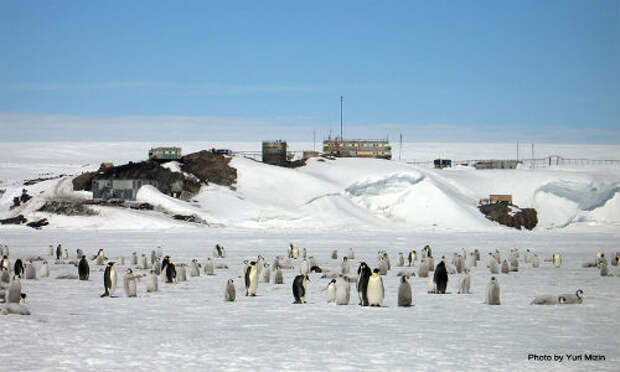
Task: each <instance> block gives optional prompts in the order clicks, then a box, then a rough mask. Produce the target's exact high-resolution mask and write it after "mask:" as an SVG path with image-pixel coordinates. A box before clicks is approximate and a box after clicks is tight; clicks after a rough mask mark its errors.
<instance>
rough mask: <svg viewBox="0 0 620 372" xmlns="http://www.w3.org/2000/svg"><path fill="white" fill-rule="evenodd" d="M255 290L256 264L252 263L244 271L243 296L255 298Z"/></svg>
mask: <svg viewBox="0 0 620 372" xmlns="http://www.w3.org/2000/svg"><path fill="white" fill-rule="evenodd" d="M256 289H258V270H257V269H256V262H254V261H252V262H250V264H249V265H248V268H247V269H246V270H245V295H246V296H256Z"/></svg>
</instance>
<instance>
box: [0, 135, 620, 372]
mask: <svg viewBox="0 0 620 372" xmlns="http://www.w3.org/2000/svg"><path fill="white" fill-rule="evenodd" d="M0 145H1V146H2V148H3V150H5V151H0V182H1V183H0V189H6V193H5V194H4V195H3V196H2V197H0V218H6V217H11V216H14V215H16V214H19V213H21V214H24V215H25V216H26V217H28V218H29V219H34V218H48V220H49V221H50V225H49V226H46V227H44V228H43V230H33V229H31V228H29V227H23V226H10V225H2V226H0V243H2V244H7V245H8V246H9V247H10V249H11V260H12V262H13V261H14V260H15V259H16V258H17V257H27V256H32V255H41V256H43V257H44V258H46V259H48V260H49V259H50V258H49V257H47V256H46V254H47V248H46V247H47V246H48V245H49V244H53V245H54V246H55V245H56V244H58V243H62V244H63V247H65V248H67V249H68V250H69V252H70V255H71V258H75V252H76V249H77V248H81V249H83V250H84V251H85V252H86V253H87V255H93V254H95V253H96V252H97V250H98V249H99V248H104V249H105V252H106V255H107V256H108V257H110V258H112V259H113V260H116V261H117V262H119V261H120V256H125V257H128V256H129V255H130V254H131V253H132V252H137V253H138V254H141V253H145V254H149V253H150V252H151V250H153V249H155V248H156V247H157V246H161V247H163V248H164V253H165V254H169V255H170V256H172V258H173V260H174V261H175V262H177V263H188V262H189V261H190V260H191V259H193V258H196V259H198V260H199V261H200V262H202V263H204V262H205V260H206V258H207V257H209V256H211V254H212V248H213V246H214V245H215V243H217V242H219V243H221V244H223V245H224V246H225V247H226V249H227V254H228V256H227V257H226V258H225V259H224V260H223V261H224V262H225V263H226V264H227V265H228V266H229V269H227V270H226V269H217V270H216V275H215V276H209V277H206V276H204V275H202V276H201V277H199V278H189V281H188V282H184V283H179V284H176V285H169V284H163V283H160V292H158V293H146V292H145V283H144V282H140V283H139V284H138V298H127V297H125V296H124V294H123V290H122V282H121V280H120V279H121V278H122V275H123V274H124V272H125V269H126V267H125V266H121V267H119V268H118V271H119V274H120V276H121V278H119V289H118V291H117V295H118V297H117V298H99V295H100V294H101V293H103V285H102V284H103V283H102V282H103V280H102V276H103V273H102V271H99V269H100V268H101V267H96V266H94V265H93V263H92V262H91V279H90V280H89V281H88V282H80V281H77V280H57V279H55V278H56V276H57V275H59V274H63V273H76V272H77V270H76V268H75V267H74V266H72V265H54V264H52V265H51V275H50V278H39V279H38V280H23V282H22V283H23V291H24V292H26V293H27V294H28V297H27V303H28V307H29V309H30V311H31V312H32V315H31V316H28V317H26V316H16V315H10V316H5V317H0V322H2V324H3V325H4V327H1V328H0V335H2V337H1V338H0V355H1V356H2V357H1V358H0V365H1V366H2V367H4V366H9V367H10V368H11V369H17V368H19V369H21V370H49V371H51V370H59V369H60V370H63V369H64V370H79V369H84V368H86V369H89V370H90V369H97V370H127V369H136V370H170V369H171V368H182V369H185V370H187V369H208V370H242V369H244V370H247V368H248V367H250V368H253V369H258V370H359V369H362V368H364V369H366V368H373V369H378V370H433V371H435V370H438V369H439V370H531V369H539V370H593V369H595V370H609V371H617V370H618V368H619V367H618V366H619V363H620V359H619V358H618V353H617V350H620V338H618V337H617V335H618V334H619V332H620V325H619V324H618V322H617V320H616V318H617V312H618V309H619V308H620V298H619V297H618V295H617V292H618V288H619V285H620V271H619V269H618V267H613V266H610V269H611V272H612V273H613V274H615V275H616V276H611V277H601V276H599V273H598V270H597V269H586V268H582V266H581V265H582V264H583V263H585V262H592V261H593V260H594V257H595V254H596V252H599V251H602V252H604V253H605V254H606V255H607V256H611V255H612V254H613V253H615V252H618V251H620V246H619V245H618V241H619V238H620V207H619V206H618V202H619V199H618V198H619V197H618V191H619V189H620V168H618V167H617V166H616V167H591V168H571V169H568V168H549V169H529V168H520V169H517V170H488V171H482V170H475V169H473V168H469V167H455V168H451V169H444V170H435V169H430V168H428V167H419V166H414V165H411V164H407V163H406V162H397V161H383V160H373V159H365V160H363V159H338V160H335V161H325V162H320V161H317V160H316V159H315V160H311V161H310V162H309V164H308V165H307V166H305V167H302V168H297V169H285V168H279V167H274V166H268V165H265V164H261V163H258V162H255V161H252V160H249V159H244V158H240V157H235V158H233V160H232V161H231V166H233V167H235V168H236V169H237V171H238V180H237V184H236V185H235V186H236V187H235V190H232V189H230V188H227V187H222V186H217V185H209V186H205V187H203V189H202V190H201V192H200V193H198V194H197V195H195V197H194V198H193V201H190V202H183V201H180V200H178V199H173V198H170V197H168V196H166V195H163V194H161V193H160V192H159V191H157V190H156V189H154V188H152V187H143V188H142V189H141V190H140V191H139V193H138V200H139V201H143V202H148V203H150V204H152V205H154V206H156V210H154V211H135V210H130V209H120V208H110V207H96V208H95V209H96V211H97V212H99V215H98V216H88V217H69V216H59V215H51V214H48V213H42V212H37V211H36V209H38V207H39V206H40V205H42V203H44V202H45V201H46V200H49V199H65V200H74V199H88V198H90V197H91V195H90V193H88V192H75V191H73V190H72V186H71V177H62V178H57V179H52V180H48V181H43V182H40V183H37V184H35V185H32V186H27V187H26V189H27V190H28V192H29V194H31V195H34V196H35V198H34V199H33V200H32V201H31V202H29V203H28V204H27V205H26V206H25V207H20V208H17V209H15V210H11V211H10V210H9V206H10V205H11V201H12V199H13V197H14V196H17V195H19V194H20V193H21V189H22V188H23V186H22V183H23V181H24V180H25V179H29V178H36V177H48V176H58V175H60V174H73V175H77V174H79V173H81V172H83V171H91V170H94V169H97V168H98V166H99V164H100V163H101V162H104V161H106V162H107V161H112V162H114V163H115V164H121V163H124V162H127V161H138V160H142V159H144V158H145V157H146V153H147V150H148V148H149V147H150V146H155V145H159V144H147V143H120V144H109V143H22V144H7V143H2V144H0ZM180 145H182V146H183V151H184V153H186V154H187V153H190V152H193V151H197V150H200V149H203V148H210V147H212V146H214V147H227V148H233V149H235V150H259V146H260V143H255V144H247V143H245V144H244V143H238V144H234V143H233V144H231V143H227V144H206V145H205V144H202V143H188V144H180ZM251 146H255V147H251ZM295 146H297V147H295ZM311 146H312V145H311V144H292V147H293V149H295V150H303V149H308V148H312V147H311ZM619 149H620V148H619V146H589V145H546V146H545V145H537V146H536V151H537V154H540V156H546V155H560V156H564V157H574V158H580V157H586V158H598V159H617V158H618V157H619V156H618V154H620V151H619ZM522 151H523V150H522ZM514 152H515V146H514V145H511V144H483V145H481V144H404V146H403V158H406V159H409V160H413V159H415V160H430V159H433V158H435V157H437V156H445V157H450V158H453V159H480V158H499V159H505V158H514V154H513V153H514ZM167 166H168V167H170V168H171V170H173V171H174V170H177V169H178V167H177V166H175V164H168V165H167ZM491 193H501V194H504V193H507V194H512V195H513V200H514V202H515V203H516V204H518V205H519V206H520V207H534V208H536V209H537V210H538V218H539V225H538V226H537V228H536V229H535V230H534V231H516V230H513V229H509V228H507V227H503V226H500V225H498V224H495V223H492V222H490V221H488V220H486V219H485V218H484V217H483V216H482V214H481V213H480V212H479V211H478V210H477V208H476V205H477V203H478V201H479V199H481V198H484V197H488V195H489V194H491ZM172 214H184V215H189V214H195V215H197V216H199V217H200V218H202V219H204V220H206V221H207V222H208V223H209V224H210V225H209V226H206V225H200V224H193V223H187V222H181V221H176V220H173V219H172V218H171V215H172ZM289 242H293V243H295V244H296V245H297V246H299V247H300V248H303V247H305V248H307V250H308V255H310V256H315V257H316V258H317V260H318V261H319V264H320V266H321V267H323V268H329V269H332V270H335V269H337V268H338V267H339V263H340V262H341V257H342V255H343V254H345V253H346V252H347V251H348V248H349V247H354V248H355V250H356V253H357V257H356V259H355V260H353V262H351V267H352V269H353V270H355V269H356V268H357V266H358V264H359V262H360V261H361V260H364V261H366V262H367V263H368V264H369V265H370V266H371V267H375V265H376V264H377V259H376V254H377V251H378V250H387V251H388V252H389V254H390V258H391V260H392V265H393V268H392V270H391V271H390V272H389V273H388V275H387V276H386V277H384V283H385V287H386V299H385V302H384V304H385V307H384V308H361V307H359V306H357V302H356V300H355V298H356V296H355V286H353V289H352V296H351V298H352V303H351V305H349V306H336V305H333V304H327V303H326V293H325V292H323V291H322V289H324V288H325V287H326V286H327V284H328V282H329V280H327V279H321V278H320V275H319V274H312V275H311V281H310V283H309V294H308V296H307V299H308V301H309V303H308V304H307V305H293V304H292V301H293V298H292V294H291V283H292V280H293V277H294V275H295V274H296V273H297V272H298V266H299V262H296V263H295V265H296V267H295V269H294V270H287V271H285V284H284V285H274V284H265V283H261V284H260V285H259V288H258V296H257V297H255V298H247V297H245V296H243V293H244V290H243V280H242V279H241V278H239V277H238V276H239V275H240V270H241V265H242V262H243V260H245V259H255V258H256V257H257V255H259V254H260V255H263V256H264V257H265V258H266V262H268V263H272V262H273V259H274V257H275V256H276V255H281V254H285V253H286V249H287V247H288V243H289ZM425 244H430V245H431V246H432V247H433V249H434V255H435V257H436V263H437V262H438V258H440V257H441V256H442V255H445V256H446V257H452V254H453V253H454V252H457V251H460V250H461V249H462V248H465V249H466V250H467V251H468V252H470V251H472V250H473V249H476V248H477V249H479V250H480V252H481V253H482V262H481V265H480V266H478V267H474V268H472V294H471V295H457V294H455V293H456V291H457V283H458V280H459V276H458V275H451V276H450V283H449V284H448V291H449V292H451V293H450V294H448V295H429V294H427V293H426V291H427V284H428V283H427V279H424V278H417V277H416V278H412V280H411V285H412V288H413V292H414V303H415V306H414V307H412V308H398V307H397V306H396V294H397V288H398V280H399V279H398V277H397V276H396V274H397V273H398V271H399V270H400V268H397V267H394V266H395V265H396V259H397V254H398V252H407V251H409V250H412V249H416V250H417V251H420V249H421V248H422V247H423V246H424V245H425ZM514 248H518V249H519V250H520V251H521V254H522V257H523V254H524V252H525V249H528V248H529V249H530V250H531V251H533V252H537V253H538V254H539V256H541V258H549V257H551V255H552V253H553V252H560V253H561V254H562V258H563V265H562V266H561V267H560V268H554V267H553V266H552V265H551V264H550V263H548V262H542V260H541V267H540V268H538V269H534V268H532V267H531V265H525V264H524V263H523V260H522V259H521V270H520V271H519V272H518V273H510V274H508V275H506V274H499V275H497V277H498V279H499V283H500V285H501V291H502V296H501V298H502V305H501V306H487V305H484V304H483V301H484V293H485V288H486V285H487V283H488V281H489V279H490V277H491V274H490V273H489V271H488V269H486V268H485V262H486V261H485V256H486V255H487V253H488V252H489V251H494V250H495V249H499V250H500V251H501V252H502V256H505V255H506V254H507V253H508V252H509V250H510V249H514ZM333 249H338V252H339V254H340V256H339V259H338V260H332V259H330V254H331V251H332V250H333ZM51 261H52V260H50V262H51ZM127 262H128V261H127ZM418 265H419V263H416V267H415V268H414V271H415V272H416V273H417V270H418ZM35 266H36V267H37V271H38V269H39V266H40V263H39V262H36V263H35ZM231 278H232V279H234V280H235V284H236V288H237V295H238V297H237V298H238V300H237V301H236V302H234V303H225V302H224V301H223V291H224V285H225V283H226V281H227V280H228V279H231ZM578 288H580V289H582V290H583V291H584V293H585V295H584V303H583V304H581V305H570V306H569V305H562V306H533V305H529V303H530V302H531V300H532V299H533V298H534V297H535V296H537V295H543V294H561V293H572V292H574V291H575V290H577V289H578ZM0 306H1V305H0ZM528 354H537V355H551V356H552V357H553V356H554V354H558V355H564V354H576V355H577V354H578V355H582V354H595V355H599V354H601V355H604V356H605V358H606V360H605V361H603V362H584V361H581V362H568V361H566V356H564V361H562V362H534V361H528ZM0 370H3V368H1V367H0Z"/></svg>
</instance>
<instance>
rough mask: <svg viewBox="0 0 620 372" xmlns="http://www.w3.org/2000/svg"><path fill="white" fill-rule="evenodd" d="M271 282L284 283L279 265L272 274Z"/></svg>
mask: <svg viewBox="0 0 620 372" xmlns="http://www.w3.org/2000/svg"><path fill="white" fill-rule="evenodd" d="M273 284H284V278H283V277H282V270H280V267H278V268H277V269H276V272H275V274H274V276H273Z"/></svg>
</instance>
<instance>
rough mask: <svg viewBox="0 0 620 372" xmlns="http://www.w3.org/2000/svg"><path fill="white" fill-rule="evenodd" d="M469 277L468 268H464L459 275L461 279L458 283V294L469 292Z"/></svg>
mask: <svg viewBox="0 0 620 372" xmlns="http://www.w3.org/2000/svg"><path fill="white" fill-rule="evenodd" d="M470 288H471V277H470V276H469V270H467V269H465V271H464V272H463V274H462V275H461V281H460V283H459V291H458V293H459V294H470V293H471V292H470Z"/></svg>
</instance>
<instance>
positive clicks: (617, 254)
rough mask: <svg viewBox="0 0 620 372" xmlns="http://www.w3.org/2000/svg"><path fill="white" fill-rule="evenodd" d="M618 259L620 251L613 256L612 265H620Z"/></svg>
mask: <svg viewBox="0 0 620 372" xmlns="http://www.w3.org/2000/svg"><path fill="white" fill-rule="evenodd" d="M618 261H620V252H616V255H615V256H613V257H612V258H611V265H612V266H618Z"/></svg>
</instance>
